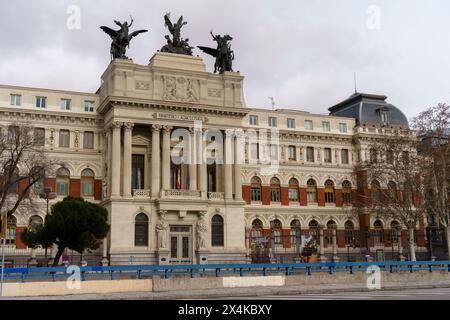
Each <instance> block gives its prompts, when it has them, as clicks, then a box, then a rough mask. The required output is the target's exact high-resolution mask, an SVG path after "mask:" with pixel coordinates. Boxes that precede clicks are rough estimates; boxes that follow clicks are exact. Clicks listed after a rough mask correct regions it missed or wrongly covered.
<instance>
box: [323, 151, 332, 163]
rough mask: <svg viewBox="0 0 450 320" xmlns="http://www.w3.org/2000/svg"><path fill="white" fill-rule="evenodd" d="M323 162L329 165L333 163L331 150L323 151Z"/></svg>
mask: <svg viewBox="0 0 450 320" xmlns="http://www.w3.org/2000/svg"><path fill="white" fill-rule="evenodd" d="M323 160H324V161H325V162H327V163H331V149H330V148H325V149H323Z"/></svg>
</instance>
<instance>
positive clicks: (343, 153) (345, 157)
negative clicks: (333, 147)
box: [341, 149, 349, 164]
mask: <svg viewBox="0 0 450 320" xmlns="http://www.w3.org/2000/svg"><path fill="white" fill-rule="evenodd" d="M341 162H342V164H348V163H349V159H348V149H342V150H341Z"/></svg>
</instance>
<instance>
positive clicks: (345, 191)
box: [342, 180, 352, 204]
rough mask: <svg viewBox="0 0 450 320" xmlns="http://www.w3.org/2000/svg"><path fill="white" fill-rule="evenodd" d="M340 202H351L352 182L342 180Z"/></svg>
mask: <svg viewBox="0 0 450 320" xmlns="http://www.w3.org/2000/svg"><path fill="white" fill-rule="evenodd" d="M342 202H343V203H345V204H350V203H351V202H352V184H351V183H350V181H347V180H345V181H344V182H342Z"/></svg>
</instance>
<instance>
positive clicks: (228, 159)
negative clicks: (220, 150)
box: [223, 130, 234, 200]
mask: <svg viewBox="0 0 450 320" xmlns="http://www.w3.org/2000/svg"><path fill="white" fill-rule="evenodd" d="M233 136H234V131H233V130H226V131H225V144H224V154H225V159H224V160H225V161H224V162H225V163H224V167H225V177H224V179H223V183H224V190H225V200H232V199H233V165H232V163H233V157H232V156H233V154H232V150H233Z"/></svg>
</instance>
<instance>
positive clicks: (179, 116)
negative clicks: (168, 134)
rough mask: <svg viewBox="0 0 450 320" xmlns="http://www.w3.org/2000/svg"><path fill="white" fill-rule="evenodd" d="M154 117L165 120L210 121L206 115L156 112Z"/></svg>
mask: <svg viewBox="0 0 450 320" xmlns="http://www.w3.org/2000/svg"><path fill="white" fill-rule="evenodd" d="M154 117H155V118H156V119H165V120H183V121H202V122H207V121H208V118H206V117H202V116H193V115H188V114H171V113H156V114H155V115H154Z"/></svg>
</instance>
